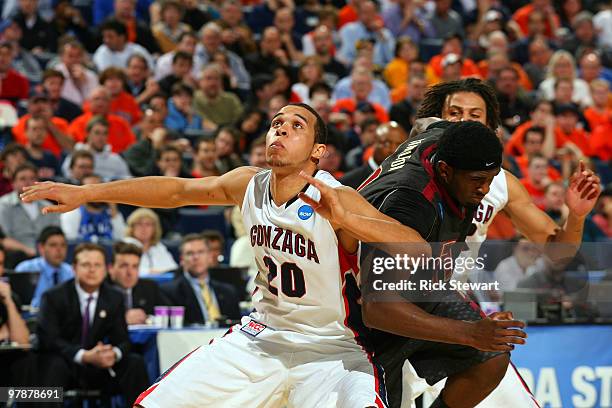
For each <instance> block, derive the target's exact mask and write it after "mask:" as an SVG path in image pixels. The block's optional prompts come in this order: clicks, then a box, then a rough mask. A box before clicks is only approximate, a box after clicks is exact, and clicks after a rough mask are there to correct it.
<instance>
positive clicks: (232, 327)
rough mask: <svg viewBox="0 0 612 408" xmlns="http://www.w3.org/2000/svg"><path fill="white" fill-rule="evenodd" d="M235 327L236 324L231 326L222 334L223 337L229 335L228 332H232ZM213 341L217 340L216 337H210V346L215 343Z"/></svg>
mask: <svg viewBox="0 0 612 408" xmlns="http://www.w3.org/2000/svg"><path fill="white" fill-rule="evenodd" d="M233 329H234V326H230V328H229V329H227V331H226V332H225V333H223V336H221V338H223V337H225V336H227V335H228V334H230V333H231V332H232V330H233ZM213 341H215V339H214V338H212V339H210V341H209V342H208V345H209V346H210V345H211V344H212V343H213Z"/></svg>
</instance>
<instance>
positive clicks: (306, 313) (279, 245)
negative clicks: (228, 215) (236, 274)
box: [242, 170, 361, 348]
mask: <svg viewBox="0 0 612 408" xmlns="http://www.w3.org/2000/svg"><path fill="white" fill-rule="evenodd" d="M314 177H315V178H316V179H318V180H321V181H323V182H324V183H326V184H327V185H329V186H331V187H337V186H340V185H341V184H340V183H339V182H338V181H337V180H336V179H334V178H333V176H332V175H330V174H329V173H327V172H325V171H322V170H318V171H317V172H316V174H315V176H314ZM270 179H271V171H270V170H265V171H261V172H259V173H257V174H256V175H255V177H253V178H252V179H251V181H250V182H249V184H248V186H247V190H246V194H245V197H244V202H243V205H242V214H243V217H244V224H245V227H246V229H247V231H248V233H249V237H250V240H251V246H252V247H253V250H254V254H255V260H256V263H257V267H258V274H257V277H256V278H255V285H256V289H255V291H254V293H253V304H254V306H255V311H254V312H253V313H252V314H251V317H252V318H253V319H255V320H257V321H259V322H261V323H263V324H265V325H267V326H268V327H270V328H272V329H274V330H277V331H279V332H280V331H284V332H285V333H287V335H289V336H291V340H290V341H291V342H293V343H296V344H297V343H300V342H301V341H304V342H312V341H313V338H314V339H315V340H314V341H315V342H327V343H331V344H335V345H338V346H341V347H347V345H350V346H349V347H351V348H352V347H353V346H355V347H358V345H357V341H358V340H359V336H358V334H357V333H358V332H360V331H361V330H360V329H359V328H358V327H356V326H357V324H356V325H355V327H354V330H353V329H352V328H350V327H349V326H351V327H353V326H352V325H351V322H352V321H357V320H356V319H355V312H356V311H357V309H355V308H358V305H357V303H356V302H354V301H353V300H352V299H350V298H355V296H354V294H356V293H358V291H357V290H356V288H357V285H356V282H357V277H356V274H357V271H358V268H357V264H356V259H357V258H356V256H354V255H348V254H346V253H345V252H344V250H343V248H342V247H341V246H340V245H339V243H338V239H337V237H336V233H335V231H334V229H333V228H332V225H331V224H330V223H329V221H328V220H327V219H325V218H324V217H322V216H321V215H319V214H317V213H316V212H315V211H314V210H313V209H312V207H310V206H309V205H307V204H306V203H305V202H304V201H302V200H300V199H299V198H297V196H296V197H294V198H293V199H291V200H289V201H288V202H287V203H285V204H283V205H282V206H277V205H276V204H275V203H274V201H273V200H272V194H271V191H270ZM303 191H304V192H305V193H306V194H307V195H309V196H310V197H312V198H314V199H315V200H319V198H320V192H319V190H317V189H316V188H315V187H313V186H310V185H307V186H306V189H305V190H303ZM349 311H352V313H349ZM349 314H350V315H351V316H350V317H349ZM360 320H361V318H360V317H359V321H360ZM280 341H284V340H280ZM287 341H289V339H287Z"/></svg>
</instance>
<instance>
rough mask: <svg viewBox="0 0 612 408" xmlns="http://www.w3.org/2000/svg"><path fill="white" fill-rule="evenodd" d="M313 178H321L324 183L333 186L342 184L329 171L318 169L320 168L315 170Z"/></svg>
mask: <svg viewBox="0 0 612 408" xmlns="http://www.w3.org/2000/svg"><path fill="white" fill-rule="evenodd" d="M314 178H316V179H318V180H321V181H322V182H324V183H325V184H327V185H328V186H330V187H333V188H336V187H341V186H343V185H344V184H342V183H341V182H340V181H338V180H337V179H336V178H335V177H334V176H332V175H331V174H330V173H328V172H326V171H325V170H320V169H319V170H317V172H316V173H315V175H314Z"/></svg>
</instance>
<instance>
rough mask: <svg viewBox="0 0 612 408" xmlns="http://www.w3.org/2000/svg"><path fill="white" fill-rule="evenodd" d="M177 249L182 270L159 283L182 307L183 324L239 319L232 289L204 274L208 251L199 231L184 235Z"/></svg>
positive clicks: (206, 271)
mask: <svg viewBox="0 0 612 408" xmlns="http://www.w3.org/2000/svg"><path fill="white" fill-rule="evenodd" d="M180 252H181V266H182V269H183V273H182V274H178V275H177V276H176V278H175V279H174V280H172V281H171V282H168V283H166V284H163V285H162V291H163V292H164V293H165V294H166V296H167V297H168V298H169V299H170V301H171V303H172V304H173V305H175V306H184V307H185V320H184V322H185V325H190V324H204V323H206V322H209V321H211V322H215V321H217V322H218V321H221V322H223V321H224V320H227V319H231V320H236V319H239V318H240V307H239V296H238V294H237V292H236V289H235V288H234V287H232V286H231V285H228V284H226V283H222V282H218V281H215V280H213V279H210V277H209V276H208V267H209V265H210V263H211V259H210V256H211V255H210V251H209V249H208V243H207V242H206V238H205V237H204V236H202V235H200V234H188V235H186V236H185V237H184V238H183V241H182V242H181V248H180Z"/></svg>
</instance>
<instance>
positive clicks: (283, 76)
mask: <svg viewBox="0 0 612 408" xmlns="http://www.w3.org/2000/svg"><path fill="white" fill-rule="evenodd" d="M293 71H294V70H293V69H292V68H291V67H287V66H284V65H281V66H278V67H275V68H274V70H273V71H272V75H273V76H274V93H275V94H276V95H281V96H282V97H283V98H285V100H286V101H287V103H288V102H301V99H300V97H299V95H298V94H296V93H295V92H293V91H292V90H291V84H292V83H294V82H295V80H294V79H293V77H294V74H293Z"/></svg>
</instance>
